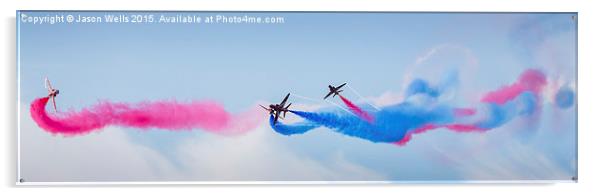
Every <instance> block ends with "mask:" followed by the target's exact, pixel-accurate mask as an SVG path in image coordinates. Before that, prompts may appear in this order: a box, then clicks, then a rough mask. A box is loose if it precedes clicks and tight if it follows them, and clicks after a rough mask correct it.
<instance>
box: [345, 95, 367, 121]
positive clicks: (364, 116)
mask: <svg viewBox="0 0 602 196" xmlns="http://www.w3.org/2000/svg"><path fill="white" fill-rule="evenodd" d="M339 98H341V101H343V103H345V105H347V107H348V108H349V109H350V110H351V111H352V112H353V113H354V114H355V115H357V116H358V117H360V118H362V119H364V120H366V121H368V122H370V123H372V122H374V117H372V115H370V114H368V112H366V111H364V110H362V108H360V107H358V106H357V105H355V104H353V102H351V101H349V100H347V98H345V97H343V95H341V94H339Z"/></svg>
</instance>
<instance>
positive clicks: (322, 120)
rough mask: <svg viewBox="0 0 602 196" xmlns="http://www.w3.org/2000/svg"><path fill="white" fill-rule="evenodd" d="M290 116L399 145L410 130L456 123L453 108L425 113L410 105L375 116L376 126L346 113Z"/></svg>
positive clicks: (354, 134)
mask: <svg viewBox="0 0 602 196" xmlns="http://www.w3.org/2000/svg"><path fill="white" fill-rule="evenodd" d="M291 112H292V113H294V114H296V115H298V116H300V117H302V118H305V119H306V120H308V121H310V122H313V123H316V124H318V125H321V126H324V127H327V128H330V129H332V130H334V131H336V132H339V133H342V134H345V135H349V136H353V137H359V138H364V139H367V140H370V141H372V142H397V141H399V140H401V139H403V137H404V136H405V135H406V132H407V131H409V130H412V129H415V128H418V127H421V126H423V125H425V124H427V123H435V124H446V123H450V122H451V121H452V119H453V111H452V110H451V109H450V108H447V107H438V108H434V109H430V110H426V109H422V108H421V107H416V106H414V105H411V104H408V103H401V104H397V105H393V106H388V107H385V108H382V110H380V111H378V112H376V113H374V117H375V118H374V122H373V123H369V122H366V121H365V120H362V119H360V118H358V117H357V116H355V115H349V114H346V113H333V112H303V111H291Z"/></svg>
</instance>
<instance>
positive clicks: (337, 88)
mask: <svg viewBox="0 0 602 196" xmlns="http://www.w3.org/2000/svg"><path fill="white" fill-rule="evenodd" d="M345 84H347V83H343V84H341V86H338V87H337V90H339V89H340V88H342V87H343V86H345Z"/></svg>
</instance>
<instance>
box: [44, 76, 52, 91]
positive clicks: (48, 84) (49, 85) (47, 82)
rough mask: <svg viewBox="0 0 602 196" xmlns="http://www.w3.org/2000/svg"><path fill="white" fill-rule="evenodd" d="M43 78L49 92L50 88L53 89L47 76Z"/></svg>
mask: <svg viewBox="0 0 602 196" xmlns="http://www.w3.org/2000/svg"><path fill="white" fill-rule="evenodd" d="M45 80H46V89H48V91H49V92H50V90H51V89H53V88H52V85H51V84H50V80H48V78H45Z"/></svg>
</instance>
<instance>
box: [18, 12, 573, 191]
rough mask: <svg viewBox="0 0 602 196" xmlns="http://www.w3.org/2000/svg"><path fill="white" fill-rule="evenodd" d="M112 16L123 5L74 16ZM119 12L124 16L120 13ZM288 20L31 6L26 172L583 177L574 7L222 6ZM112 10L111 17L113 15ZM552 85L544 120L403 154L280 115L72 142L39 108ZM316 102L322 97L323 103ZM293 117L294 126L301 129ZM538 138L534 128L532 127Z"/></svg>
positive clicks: (310, 103) (430, 143)
mask: <svg viewBox="0 0 602 196" xmlns="http://www.w3.org/2000/svg"><path fill="white" fill-rule="evenodd" d="M58 13H60V14H65V15H67V14H73V15H78V14H80V15H86V16H103V15H105V14H108V12H58ZM119 13H120V12H113V13H112V14H119ZM121 13H122V14H153V15H160V14H164V15H176V14H196V15H199V16H211V15H227V16H229V15H236V16H242V15H250V16H262V17H264V16H277V17H284V18H285V23H282V24H132V23H125V24H110V23H95V24H76V23H73V24H53V25H50V24H31V23H24V22H23V21H20V19H21V17H20V15H19V14H26V15H29V16H46V15H49V14H52V15H54V14H56V13H50V12H30V11H27V12H21V13H18V16H17V23H18V38H19V41H18V54H19V58H18V62H19V65H18V66H19V73H18V78H19V82H20V83H19V84H20V86H19V92H20V98H19V101H20V108H21V110H20V111H21V115H20V122H21V123H20V124H19V127H20V133H21V138H20V139H21V141H20V150H21V152H20V154H21V159H20V176H21V177H22V178H23V179H25V181H30V182H49V181H63V182H64V181H222V180H228V181H247V180H259V181H266V180H267V181H274V180H276V181H279V180H293V181H299V180H312V181H313V180H318V181H324V180H326V181H332V180H335V181H350V180H351V181H372V180H375V181H474V180H569V179H571V178H572V177H573V176H575V175H576V171H577V168H576V139H575V135H576V132H577V129H576V120H577V118H576V112H575V107H569V108H565V109H559V108H556V107H553V106H552V105H553V104H554V103H553V101H552V100H553V99H552V97H553V92H554V91H555V90H557V89H559V88H561V87H568V88H572V89H576V73H575V70H576V66H577V65H576V52H575V51H576V48H575V47H576V30H577V29H576V21H575V20H573V19H572V16H574V15H575V14H574V13H540V14H526V13H505V14H503V13H489V14H485V13H453V14H452V13H311V12H298V13H286V12H271V13H258V12H252V13H242V12H240V13H238V12H230V13H212V12H188V13H176V12H166V13H161V12H148V13H146V12H135V13H127V12H121ZM109 14H110V13H109ZM530 68H534V69H539V70H542V71H544V72H545V73H546V75H547V77H548V79H549V81H550V83H549V88H548V89H549V90H547V91H549V92H548V93H547V94H545V98H544V102H543V103H544V106H543V107H542V111H541V116H540V119H539V120H538V123H537V124H536V125H529V126H526V125H525V124H528V123H525V122H524V121H527V120H525V119H515V120H513V121H511V122H509V123H507V124H505V125H504V126H501V127H498V128H496V129H493V130H491V131H489V132H487V133H486V134H459V133H453V132H449V131H446V130H444V129H440V130H439V129H438V130H437V131H433V132H429V133H425V134H422V135H420V136H415V137H414V139H413V140H412V142H411V143H408V144H407V145H405V146H403V147H400V146H395V145H391V144H382V143H372V142H369V141H365V140H361V139H358V138H352V137H348V136H345V135H341V134H338V133H335V132H333V131H330V130H328V129H327V128H319V129H316V130H313V131H311V132H308V133H307V134H303V135H295V136H284V135H280V134H278V133H276V132H274V131H273V130H272V129H271V128H270V127H269V125H268V116H267V115H266V118H265V123H262V124H263V125H262V126H259V127H257V128H256V129H255V130H253V131H251V132H249V133H248V134H245V135H241V136H235V137H224V136H220V135H215V134H211V133H206V132H203V131H199V130H192V131H182V132H169V131H165V130H159V129H148V130H141V129H134V128H124V127H107V128H104V129H102V130H98V131H96V132H94V133H92V134H89V135H84V136H75V137H63V136H59V135H52V134H49V133H47V132H45V131H43V130H42V129H40V128H38V127H37V125H36V124H35V122H33V120H32V119H31V117H30V116H29V114H28V111H29V109H28V108H29V103H31V102H32V101H33V100H34V99H35V98H38V97H42V96H46V90H45V89H44V84H43V82H44V77H48V78H49V79H50V80H51V81H52V84H53V86H54V87H56V88H58V89H60V90H61V91H60V95H59V96H58V97H57V107H58V108H59V110H66V111H68V110H79V109H81V108H85V107H87V106H90V105H93V104H95V103H98V101H99V100H109V101H115V102H131V103H136V102H141V101H149V100H178V101H191V100H215V101H218V102H220V103H221V104H223V105H224V106H225V108H226V109H227V110H228V111H231V112H242V111H245V110H247V109H249V108H252V107H257V106H256V104H257V103H258V102H262V103H270V102H278V101H280V99H282V97H283V96H284V95H285V94H286V93H289V92H291V93H294V94H295V95H300V96H303V97H309V98H312V99H311V100H310V99H302V98H300V97H294V96H293V97H291V98H292V99H291V101H292V102H293V107H296V108H297V109H310V108H317V107H329V106H332V105H330V104H329V103H326V102H323V101H319V99H321V97H322V96H323V95H324V94H326V92H327V91H326V90H327V89H326V86H327V85H329V84H332V85H336V84H340V83H343V82H347V83H348V84H349V86H350V87H352V88H353V89H354V90H357V91H358V92H359V94H360V95H361V96H358V95H356V94H354V93H351V92H349V91H350V90H349V91H346V92H345V93H347V94H346V95H347V96H348V97H350V98H351V99H352V100H353V101H357V102H365V101H368V102H370V103H373V104H376V105H387V104H390V103H394V102H397V101H402V100H403V99H404V97H403V96H402V95H403V93H402V92H404V89H405V88H406V86H407V85H408V83H409V82H410V81H411V79H415V78H424V79H426V80H428V81H431V82H433V83H437V82H441V81H442V78H445V77H446V74H447V73H458V74H459V77H458V78H459V84H458V88H454V89H453V90H454V92H453V93H452V95H451V97H452V98H451V101H450V102H451V103H453V104H454V105H458V106H460V107H464V106H471V104H472V103H474V102H475V101H477V100H478V99H479V98H480V95H483V94H484V93H486V92H488V91H491V90H494V89H497V88H499V87H500V86H504V85H507V84H509V83H511V82H513V81H514V80H515V79H516V78H517V77H518V76H519V75H520V73H521V72H523V71H524V70H526V69H530ZM314 99H316V100H314ZM294 120H295V118H294V117H292V119H290V120H289V121H285V122H292V121H294ZM524 132H528V133H530V134H525V133H524Z"/></svg>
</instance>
